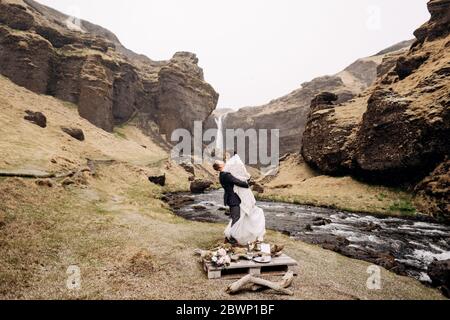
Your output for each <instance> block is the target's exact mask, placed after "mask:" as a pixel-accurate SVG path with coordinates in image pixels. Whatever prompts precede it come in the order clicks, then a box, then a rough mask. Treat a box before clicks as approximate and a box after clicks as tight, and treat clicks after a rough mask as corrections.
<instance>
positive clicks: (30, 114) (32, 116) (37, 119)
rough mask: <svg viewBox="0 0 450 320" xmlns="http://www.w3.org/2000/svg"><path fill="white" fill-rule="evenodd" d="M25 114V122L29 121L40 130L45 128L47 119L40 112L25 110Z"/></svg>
mask: <svg viewBox="0 0 450 320" xmlns="http://www.w3.org/2000/svg"><path fill="white" fill-rule="evenodd" d="M25 113H26V114H27V115H26V116H25V117H23V118H24V119H25V120H27V121H30V122H31V123H34V124H35V125H37V126H39V127H41V128H46V127H47V117H46V116H45V115H44V114H43V113H42V112H34V111H31V110H26V111H25Z"/></svg>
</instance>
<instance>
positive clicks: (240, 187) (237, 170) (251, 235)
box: [213, 155, 266, 246]
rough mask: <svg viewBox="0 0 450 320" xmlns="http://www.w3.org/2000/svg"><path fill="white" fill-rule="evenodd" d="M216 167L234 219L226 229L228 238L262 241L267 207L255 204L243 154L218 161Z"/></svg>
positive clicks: (243, 242) (237, 242)
mask: <svg viewBox="0 0 450 320" xmlns="http://www.w3.org/2000/svg"><path fill="white" fill-rule="evenodd" d="M213 168H214V170H216V171H218V172H220V175H219V180H220V184H221V185H222V187H223V189H224V190H225V194H224V203H225V205H226V206H228V207H230V217H231V221H230V223H229V224H228V226H227V228H226V229H225V237H226V239H227V241H228V242H229V243H231V244H233V245H242V246H245V245H247V244H248V243H251V242H255V241H261V242H262V241H263V238H264V235H265V233H266V220H265V217H264V211H263V210H262V209H261V208H259V207H257V206H256V199H255V196H254V195H253V192H252V191H251V190H250V186H249V179H250V178H251V176H250V174H249V173H248V171H247V169H246V167H245V165H244V163H243V162H242V160H241V158H240V157H239V155H235V156H234V157H232V158H231V159H230V160H228V161H227V163H224V162H221V161H216V162H215V163H214V165H213Z"/></svg>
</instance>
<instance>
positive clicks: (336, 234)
mask: <svg viewBox="0 0 450 320" xmlns="http://www.w3.org/2000/svg"><path fill="white" fill-rule="evenodd" d="M222 199H223V191H222V190H217V191H212V192H209V193H204V194H199V195H190V194H170V195H166V201H167V202H168V203H169V204H170V205H171V206H172V208H173V210H174V212H175V213H176V214H177V215H179V216H181V217H184V218H186V219H188V220H193V221H202V222H214V223H227V222H228V221H229V220H228V217H227V216H226V215H225V212H226V211H225V210H226V208H225V207H224V206H223V200H222ZM258 206H260V207H261V208H262V209H264V212H265V215H266V227H267V228H268V229H272V230H276V231H279V232H283V233H285V234H287V235H289V236H291V237H292V238H295V239H297V240H301V241H304V242H307V243H311V244H317V245H320V246H322V247H323V248H325V249H329V250H333V251H336V252H338V253H340V254H343V255H345V256H348V257H351V258H355V259H360V260H365V261H368V262H371V263H374V264H377V265H380V266H383V267H384V268H386V269H388V270H391V271H393V272H396V273H398V274H402V275H407V276H411V277H414V278H416V279H419V280H420V281H422V282H428V283H429V282H430V277H429V275H428V273H427V269H428V266H429V265H430V264H431V263H432V262H434V261H436V260H447V259H450V226H447V225H442V224H438V223H435V222H432V221H427V220H421V221H418V220H412V219H406V218H401V217H384V216H383V217H380V216H373V215H368V214H357V213H350V212H344V211H340V210H334V209H327V208H318V207H311V206H304V205H294V204H286V203H277V202H264V201H260V202H258Z"/></svg>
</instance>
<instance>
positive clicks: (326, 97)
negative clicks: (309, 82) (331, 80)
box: [311, 92, 339, 111]
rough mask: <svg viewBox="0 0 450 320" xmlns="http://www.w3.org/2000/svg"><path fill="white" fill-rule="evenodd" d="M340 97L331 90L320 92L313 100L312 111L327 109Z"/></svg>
mask: <svg viewBox="0 0 450 320" xmlns="http://www.w3.org/2000/svg"><path fill="white" fill-rule="evenodd" d="M338 98H339V97H338V96H337V95H336V94H334V93H331V92H322V93H319V94H318V95H317V96H315V97H314V99H313V100H312V101H311V111H316V110H319V109H326V108H328V106H332V105H334V103H335V102H336V101H337V100H338Z"/></svg>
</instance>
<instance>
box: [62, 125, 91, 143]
mask: <svg viewBox="0 0 450 320" xmlns="http://www.w3.org/2000/svg"><path fill="white" fill-rule="evenodd" d="M61 130H62V131H63V132H65V133H67V134H68V135H69V136H71V137H72V138H74V139H76V140H78V141H84V139H85V138H84V133H83V130H81V129H79V128H73V127H61Z"/></svg>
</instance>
